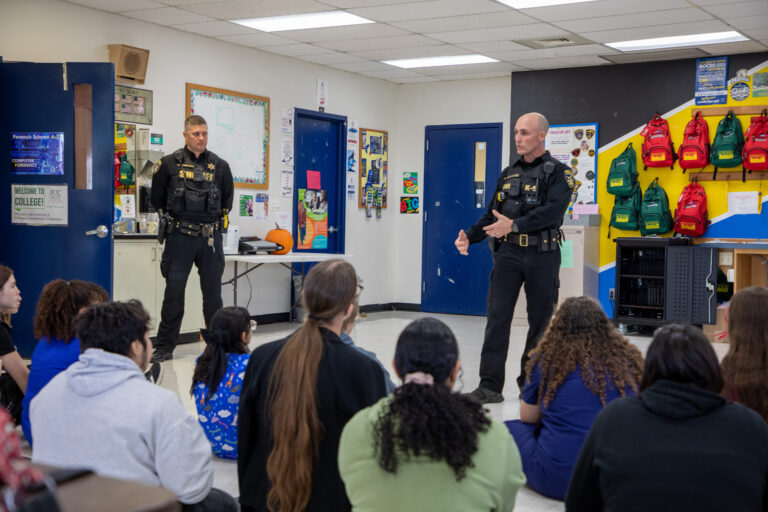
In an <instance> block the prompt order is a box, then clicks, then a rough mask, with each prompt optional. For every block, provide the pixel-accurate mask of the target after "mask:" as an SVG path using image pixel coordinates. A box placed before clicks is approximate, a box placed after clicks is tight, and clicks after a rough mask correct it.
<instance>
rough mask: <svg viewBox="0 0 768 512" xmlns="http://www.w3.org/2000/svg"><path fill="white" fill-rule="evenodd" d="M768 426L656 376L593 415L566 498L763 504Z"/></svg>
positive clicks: (657, 504)
mask: <svg viewBox="0 0 768 512" xmlns="http://www.w3.org/2000/svg"><path fill="white" fill-rule="evenodd" d="M767 490H768V426H766V424H765V421H764V420H763V418H761V417H760V416H759V415H758V414H756V413H755V412H754V411H751V410H750V409H748V408H747V407H744V406H743V405H739V404H735V403H732V402H727V401H726V400H725V399H724V398H723V397H721V396H719V395H717V394H715V393H712V392H711V391H706V390H704V389H701V388H699V387H696V386H693V385H688V384H681V383H678V382H671V381H665V380H660V381H657V382H655V383H654V384H653V385H652V386H651V387H649V388H648V389H646V390H645V391H644V392H643V393H642V394H641V395H640V396H638V397H633V398H624V399H620V400H615V401H614V402H612V403H610V404H609V405H608V406H607V407H606V408H605V409H604V410H603V411H602V412H601V413H600V414H599V415H598V416H597V419H596V420H595V423H594V425H592V429H591V430H590V432H589V435H588V436H587V439H586V441H585V442H584V445H583V446H582V449H581V453H580V455H579V459H578V461H577V462H576V467H575V468H574V470H573V475H572V476H571V483H570V487H569V489H568V494H567V495H566V499H565V504H566V510H567V511H568V512H576V511H582V510H583V511H590V512H592V511H598V510H606V511H617V512H618V511H621V512H632V511H638V512H639V511H643V512H647V511H654V512H662V511H667V510H668V511H683V510H686V511H687V510H691V511H696V512H705V511H712V512H715V511H717V512H722V511H725V510H733V511H737V510H738V511H739V512H747V511H759V510H766V509H767V508H766V507H767V504H768V501H766V498H767V496H766V492H767Z"/></svg>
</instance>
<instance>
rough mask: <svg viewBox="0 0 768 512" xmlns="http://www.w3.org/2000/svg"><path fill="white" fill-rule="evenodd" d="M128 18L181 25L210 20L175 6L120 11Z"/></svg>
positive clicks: (160, 23)
mask: <svg viewBox="0 0 768 512" xmlns="http://www.w3.org/2000/svg"><path fill="white" fill-rule="evenodd" d="M121 14H122V15H123V16H128V17H129V18H136V19H138V20H143V21H149V22H151V23H157V24H159V25H181V24H184V23H198V22H202V21H211V19H210V18H207V17H205V16H201V15H199V14H195V13H193V12H188V11H183V10H181V9H178V8H176V7H160V8H159V9H142V10H139V11H126V12H123V13H121Z"/></svg>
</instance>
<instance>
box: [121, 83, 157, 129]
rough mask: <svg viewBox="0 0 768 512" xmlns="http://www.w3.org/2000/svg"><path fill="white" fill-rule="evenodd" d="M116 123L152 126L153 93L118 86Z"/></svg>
mask: <svg viewBox="0 0 768 512" xmlns="http://www.w3.org/2000/svg"><path fill="white" fill-rule="evenodd" d="M115 121H124V122H126V123H141V124H152V91H149V90H146V89H136V88H134V87H126V86H124V85H116V86H115Z"/></svg>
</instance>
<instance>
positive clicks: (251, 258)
mask: <svg viewBox="0 0 768 512" xmlns="http://www.w3.org/2000/svg"><path fill="white" fill-rule="evenodd" d="M348 257H349V255H347V254H327V253H316V252H289V253H288V254H227V255H225V256H224V261H225V262H229V261H231V262H232V263H234V266H235V268H234V276H233V277H232V279H230V280H229V281H226V282H224V283H222V285H225V284H231V285H232V295H233V296H232V298H233V301H232V303H233V304H234V305H235V306H237V281H238V280H239V279H240V278H241V277H243V276H244V275H246V274H248V273H250V272H253V271H254V270H256V269H257V268H259V267H260V266H262V265H264V264H265V263H278V264H280V265H282V266H283V267H285V268H287V269H288V270H289V271H290V272H291V275H293V274H294V273H296V274H300V275H302V276H303V275H304V274H305V273H306V272H305V271H304V265H305V263H317V262H320V261H327V260H332V259H335V258H341V259H346V258H348ZM239 263H245V266H246V269H247V270H245V271H244V272H243V273H242V274H240V273H238V268H237V267H238V264H239ZM291 263H301V270H296V269H294V268H293V267H292V266H291ZM250 265H253V266H252V267H250V268H248V267H249V266H250ZM291 311H293V305H291Z"/></svg>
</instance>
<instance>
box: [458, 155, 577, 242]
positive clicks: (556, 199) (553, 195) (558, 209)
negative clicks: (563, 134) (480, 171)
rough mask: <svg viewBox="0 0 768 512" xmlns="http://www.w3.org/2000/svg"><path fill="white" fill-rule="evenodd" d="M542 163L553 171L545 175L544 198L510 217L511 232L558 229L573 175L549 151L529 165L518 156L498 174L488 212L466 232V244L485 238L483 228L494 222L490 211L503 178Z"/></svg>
mask: <svg viewBox="0 0 768 512" xmlns="http://www.w3.org/2000/svg"><path fill="white" fill-rule="evenodd" d="M546 161H551V162H553V163H554V164H555V170H554V171H553V172H552V173H550V174H549V175H548V176H547V182H546V186H545V192H544V193H545V196H544V198H543V199H542V201H541V204H539V205H538V206H535V207H533V208H530V209H528V210H527V211H526V212H525V214H524V215H522V216H518V217H517V218H513V219H512V220H513V221H514V224H513V225H512V229H513V231H515V232H520V233H529V234H533V235H535V234H536V233H538V232H539V231H542V230H544V229H548V228H554V227H558V226H560V225H561V224H562V223H563V215H565V211H566V209H567V208H568V204H569V203H570V201H571V194H572V193H573V186H574V181H573V173H572V172H571V170H570V169H569V168H568V166H566V165H565V164H563V163H562V162H560V161H558V160H555V159H554V158H552V156H551V155H550V154H549V151H545V152H544V154H543V155H541V156H539V157H537V158H536V159H535V160H534V161H533V162H526V161H525V160H523V158H522V157H520V158H519V159H518V160H517V161H516V162H515V163H514V164H512V165H511V166H510V167H507V168H506V169H504V171H502V173H501V176H500V177H499V181H498V182H497V183H496V190H495V192H494V193H493V198H492V199H491V201H490V203H488V209H487V210H486V212H485V214H483V216H482V217H480V220H478V221H477V222H476V223H475V225H474V226H472V227H471V228H469V229H467V230H466V234H467V238H468V239H469V242H470V243H475V242H479V241H481V240H483V239H484V238H485V237H486V234H485V231H483V228H484V227H485V226H488V225H489V224H493V223H494V222H496V217H495V216H494V215H493V211H494V210H498V209H500V208H499V207H500V202H499V200H498V195H499V192H502V186H503V184H504V182H505V178H507V176H508V175H510V174H512V173H515V172H519V173H525V172H526V171H529V170H531V169H533V168H535V167H538V166H539V165H543V164H544V162H546Z"/></svg>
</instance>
